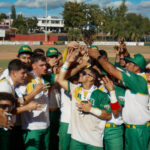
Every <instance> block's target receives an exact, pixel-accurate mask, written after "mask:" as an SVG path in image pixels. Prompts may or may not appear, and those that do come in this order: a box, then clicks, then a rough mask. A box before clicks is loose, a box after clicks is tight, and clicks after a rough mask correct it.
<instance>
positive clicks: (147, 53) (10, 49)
mask: <svg viewBox="0 0 150 150" xmlns="http://www.w3.org/2000/svg"><path fill="white" fill-rule="evenodd" d="M49 47H56V48H57V49H58V50H59V51H60V52H62V53H63V51H64V49H65V46H64V45H52V46H51V45H38V46H37V45H36V46H31V48H32V49H33V50H34V49H36V48H42V49H43V50H44V51H45V52H46V51H47V49H48V48H49ZM19 48H20V45H0V67H1V68H3V69H4V68H6V67H7V65H8V62H9V61H10V60H11V59H14V58H16V56H17V52H18V50H19ZM99 48H100V49H104V50H106V51H107V53H108V56H109V58H110V61H111V62H114V58H115V51H114V49H113V46H99ZM127 49H128V51H129V53H130V54H131V55H133V54H135V53H141V54H143V55H144V57H145V58H146V60H147V61H150V46H128V47H127Z"/></svg>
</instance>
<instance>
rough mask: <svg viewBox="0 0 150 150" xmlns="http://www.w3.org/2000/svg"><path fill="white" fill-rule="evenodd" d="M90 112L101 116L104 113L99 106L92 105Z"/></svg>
mask: <svg viewBox="0 0 150 150" xmlns="http://www.w3.org/2000/svg"><path fill="white" fill-rule="evenodd" d="M90 113H91V114H93V115H95V116H97V117H99V116H100V115H101V114H102V111H101V110H100V109H98V108H94V107H91V109H90Z"/></svg>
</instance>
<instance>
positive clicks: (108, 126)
mask: <svg viewBox="0 0 150 150" xmlns="http://www.w3.org/2000/svg"><path fill="white" fill-rule="evenodd" d="M119 126H121V125H116V124H114V123H106V125H105V127H106V128H110V127H113V128H114V127H119Z"/></svg>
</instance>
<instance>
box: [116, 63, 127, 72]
mask: <svg viewBox="0 0 150 150" xmlns="http://www.w3.org/2000/svg"><path fill="white" fill-rule="evenodd" d="M114 66H115V68H120V69H121V70H122V71H125V68H124V67H122V66H120V63H118V62H115V64H114Z"/></svg>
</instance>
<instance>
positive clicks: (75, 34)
mask: <svg viewBox="0 0 150 150" xmlns="http://www.w3.org/2000/svg"><path fill="white" fill-rule="evenodd" d="M68 40H69V41H79V40H81V30H80V29H78V28H70V29H69V30H68Z"/></svg>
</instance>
